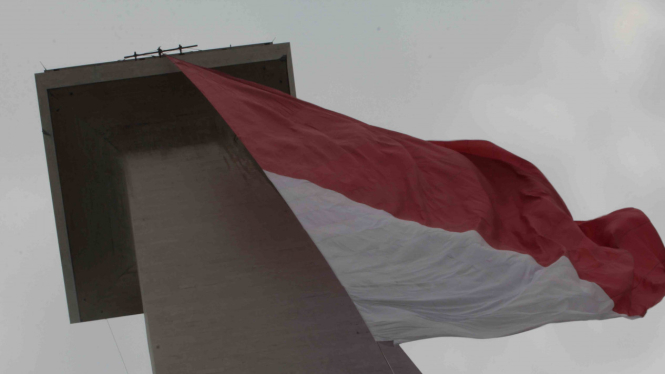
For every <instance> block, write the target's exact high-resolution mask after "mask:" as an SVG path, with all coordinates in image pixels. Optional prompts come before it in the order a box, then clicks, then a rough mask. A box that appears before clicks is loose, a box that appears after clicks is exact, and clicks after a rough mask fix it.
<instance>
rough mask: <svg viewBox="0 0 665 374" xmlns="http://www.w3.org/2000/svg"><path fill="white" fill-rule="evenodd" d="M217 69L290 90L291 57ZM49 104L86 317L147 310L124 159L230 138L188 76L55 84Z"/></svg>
mask: <svg viewBox="0 0 665 374" xmlns="http://www.w3.org/2000/svg"><path fill="white" fill-rule="evenodd" d="M216 69H217V70H219V71H222V72H225V73H228V74H231V75H233V76H236V77H239V78H242V79H246V80H249V81H254V82H257V83H261V84H264V85H267V86H269V87H272V88H275V89H278V90H280V91H282V92H285V93H290V91H289V83H288V82H289V77H288V69H287V61H286V59H285V58H280V59H277V60H273V61H267V62H257V63H248V64H241V65H232V66H224V67H219V68H216ZM49 108H50V115H51V121H52V125H53V138H54V141H55V145H56V147H55V148H56V154H57V159H58V170H59V173H60V180H61V185H62V197H63V202H64V205H65V212H66V216H65V220H66V224H67V233H68V237H69V245H70V251H71V258H72V265H73V270H74V279H75V285H76V292H77V300H78V305H79V313H80V319H81V321H82V322H83V321H91V320H97V319H103V318H110V317H119V316H126V315H131V314H138V313H142V312H143V310H142V301H141V292H140V288H139V281H138V276H137V267H136V256H135V253H134V248H133V243H134V241H133V236H132V221H131V217H130V212H129V202H128V196H127V195H128V189H127V183H128V181H127V180H126V179H125V170H124V159H125V158H126V157H127V156H128V155H131V154H134V153H140V152H169V149H173V148H178V147H184V146H188V145H194V144H201V143H208V142H224V141H225V140H226V139H232V138H233V136H234V135H233V133H232V132H231V130H230V129H229V128H228V126H227V125H226V124H225V123H224V121H223V120H222V119H221V118H220V117H219V115H218V114H217V112H216V111H215V110H214V108H212V106H211V105H210V104H209V103H208V101H207V100H206V99H205V97H204V96H203V95H202V94H201V93H200V92H199V91H198V90H197V89H196V87H194V85H192V84H191V82H189V80H187V79H186V77H185V76H184V75H183V74H182V73H172V74H164V75H156V76H149V77H142V78H136V79H127V80H116V81H109V82H103V83H94V84H86V85H79V86H71V87H63V88H57V89H50V90H49ZM47 135H51V134H47Z"/></svg>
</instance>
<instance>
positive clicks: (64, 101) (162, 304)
mask: <svg viewBox="0 0 665 374" xmlns="http://www.w3.org/2000/svg"><path fill="white" fill-rule="evenodd" d="M287 65H288V64H287V61H286V60H285V59H274V60H270V61H262V62H254V63H247V64H240V65H233V66H225V67H221V68H219V70H222V71H225V72H228V73H230V74H232V75H235V76H238V77H241V78H244V79H248V80H252V81H255V82H258V83H261V84H265V85H268V86H271V87H273V88H276V89H279V90H282V91H283V92H287V93H290V92H291V91H292V89H291V88H290V86H289V82H290V79H289V78H292V77H289V76H288V74H289V69H288V66H287ZM291 82H292V79H291ZM40 100H41V99H40ZM48 103H49V108H50V109H49V112H50V120H51V124H52V131H53V134H52V135H51V134H46V136H45V142H47V153H48V150H49V143H48V142H49V141H51V140H50V139H49V138H48V137H49V136H52V137H53V140H52V141H53V142H54V145H55V150H56V153H57V171H58V173H59V175H58V176H59V184H58V186H57V187H59V188H60V190H61V193H62V204H63V207H64V216H65V221H66V233H67V239H68V241H69V251H70V253H71V266H72V269H73V274H74V277H73V278H74V280H73V282H74V285H75V298H76V304H77V305H78V314H79V316H80V320H81V321H90V320H95V319H102V318H109V317H117V316H123V315H129V314H136V313H141V312H143V313H145V319H146V326H147V329H148V340H149V348H150V354H151V360H152V364H153V370H154V372H155V373H158V374H164V373H209V374H210V373H386V374H387V373H390V372H391V368H390V366H392V370H394V372H395V373H400V374H404V373H418V372H419V371H418V370H417V369H416V367H415V366H414V365H413V363H412V362H411V361H410V360H409V358H408V357H407V356H406V355H405V354H404V352H403V351H402V350H401V349H400V348H399V347H392V346H388V345H381V346H380V345H378V344H376V343H375V342H374V340H373V338H372V336H371V334H370V333H369V330H368V329H367V327H366V325H365V323H364V321H363V320H362V318H361V317H360V315H359V313H358V311H357V310H356V308H355V306H354V305H353V303H352V301H351V299H350V298H349V297H348V295H347V293H346V291H345V290H344V288H343V287H342V286H341V284H340V283H339V281H338V280H337V278H336V277H335V275H334V274H333V272H332V270H331V269H330V267H329V266H328V264H327V263H326V261H325V259H324V258H323V256H322V255H321V254H320V252H319V250H318V249H317V248H316V247H315V245H314V244H313V243H312V241H311V240H310V238H309V236H308V235H307V234H306V232H305V231H304V230H303V228H302V227H301V225H300V224H299V222H298V221H297V219H296V218H295V216H294V215H293V213H292V212H291V211H290V209H289V208H288V206H287V205H286V203H285V202H284V200H283V199H282V198H281V196H280V195H279V193H278V192H277V191H276V190H275V189H274V187H273V186H272V184H271V183H270V182H269V180H268V179H267V178H266V177H265V175H264V174H263V172H262V171H261V169H260V168H259V167H258V165H257V164H256V163H255V161H254V160H253V158H252V157H251V156H250V155H249V153H248V152H247V151H246V150H245V148H244V147H243V145H242V144H241V142H239V141H238V140H237V138H236V137H235V135H234V134H233V132H232V131H231V130H230V128H229V127H228V126H227V125H226V123H225V122H224V121H223V119H222V118H221V117H220V116H219V115H218V114H217V113H216V112H215V110H214V109H213V108H212V106H210V104H209V103H208V102H207V100H206V99H205V98H204V97H203V95H202V94H200V92H199V91H198V90H197V89H196V88H195V87H194V86H193V85H192V84H191V83H190V82H189V81H188V80H187V79H186V78H185V77H184V75H182V74H180V73H172V74H162V75H155V76H148V77H141V78H134V79H125V80H112V81H108V82H101V83H94V84H86V85H76V86H69V87H62V88H55V89H50V90H48ZM50 172H53V171H52V170H51V171H50ZM59 235H60V233H59ZM63 266H64V261H63ZM66 273H67V272H66V271H65V274H66ZM71 305H72V304H70V307H71ZM384 355H385V358H384ZM387 361H388V362H390V365H389V364H388V362H387Z"/></svg>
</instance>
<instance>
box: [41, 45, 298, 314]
mask: <svg viewBox="0 0 665 374" xmlns="http://www.w3.org/2000/svg"><path fill="white" fill-rule="evenodd" d="M284 57H286V61H282V60H283V59H284ZM178 58H181V59H183V60H185V61H188V62H192V63H195V64H198V65H201V66H205V67H212V68H214V67H223V68H224V69H227V70H226V71H227V72H229V73H231V74H238V76H241V77H244V78H247V79H254V80H255V81H257V82H259V83H262V84H267V85H271V86H273V87H275V88H278V87H276V86H275V84H276V83H279V85H280V86H281V87H286V90H287V91H289V93H291V94H292V95H295V84H294V77H293V66H292V62H291V51H290V46H289V44H288V43H281V44H259V45H250V46H239V47H233V48H220V49H214V50H207V51H202V52H195V53H187V54H184V55H181V56H178ZM277 60H280V62H281V65H280V71H282V73H280V74H281V75H280V76H281V78H278V79H277V80H275V79H274V78H275V74H274V72H273V73H271V72H270V71H269V69H266V70H268V71H261V70H260V69H262V67H264V65H256V63H265V62H270V61H277ZM252 64H254V65H252ZM284 66H285V67H284ZM170 73H176V74H180V73H179V70H178V68H177V67H175V66H174V65H173V64H172V63H171V62H170V61H168V60H167V59H165V58H156V57H148V58H145V59H139V60H138V61H133V60H128V61H118V62H109V63H100V64H92V65H85V66H77V67H72V68H62V69H53V70H49V71H46V72H44V73H38V74H35V81H36V85H37V97H38V99H39V112H40V116H41V125H42V132H43V139H44V147H45V151H46V160H47V167H48V172H49V181H50V185H51V195H52V198H53V211H54V215H55V223H56V230H57V233H58V244H59V248H60V259H61V262H62V270H63V278H64V284H65V293H66V296H67V305H68V309H69V319H70V322H72V323H75V322H81V321H86V320H92V319H96V318H106V317H109V316H119V315H126V314H131V313H134V312H137V310H136V308H135V307H136V305H137V304H136V302H135V301H136V298H135V297H133V296H131V295H132V294H133V295H136V294H137V292H136V290H138V286H136V284H137V283H136V281H134V282H130V285H129V287H128V288H127V287H124V288H125V289H132V286H131V284H133V285H134V286H133V287H134V291H132V292H129V293H128V295H127V296H126V297H124V298H121V299H125V301H122V300H113V297H112V296H110V297H105V298H104V300H106V301H107V304H108V303H110V302H111V301H112V300H113V301H112V304H114V305H112V306H104V305H102V304H96V305H95V306H94V307H92V308H91V307H90V305H86V303H80V302H79V300H81V301H82V300H83V299H86V300H88V301H89V300H90V299H88V298H87V295H86V296H83V297H82V295H78V293H79V292H83V293H85V292H86V291H85V290H83V289H80V290H79V289H77V284H78V285H81V284H82V283H87V281H86V280H85V276H84V275H82V274H76V273H77V272H78V271H80V270H81V268H80V266H79V267H78V270H77V269H75V266H74V264H73V260H72V251H73V252H74V253H80V251H81V248H80V247H81V246H82V245H83V246H85V245H86V244H85V243H86V242H91V241H94V240H95V238H94V235H95V234H94V233H81V234H80V235H76V234H75V235H74V236H78V240H77V239H76V238H75V239H74V241H75V243H70V232H71V231H72V230H78V229H77V227H79V228H80V227H87V226H90V224H88V223H82V222H79V221H80V220H82V219H83V220H85V219H86V216H87V215H90V214H93V215H95V216H96V215H99V214H103V215H108V214H110V213H108V212H105V211H104V209H101V208H100V206H104V205H105V204H106V203H104V202H100V200H99V199H96V201H95V202H92V203H90V202H88V203H86V209H80V208H79V209H76V208H74V209H71V205H72V204H77V201H78V197H76V196H77V194H79V195H81V192H77V191H76V190H77V189H82V188H85V187H86V186H87V182H86V180H88V179H90V178H92V177H93V175H94V174H95V172H92V174H91V173H87V174H86V173H83V174H84V175H79V174H80V173H79V172H80V171H79V170H77V169H76V167H73V168H71V167H70V169H72V170H69V171H67V170H64V169H63V168H67V167H68V165H69V162H68V161H67V160H60V161H59V157H62V158H69V159H78V158H83V157H84V155H85V154H86V152H88V153H90V151H89V150H88V151H86V150H85V149H87V148H91V149H94V148H95V147H94V146H93V144H101V145H102V146H104V147H105V146H107V144H106V145H105V144H104V143H99V139H93V138H90V137H89V135H90V132H91V130H94V131H97V132H99V134H98V135H100V134H103V136H104V137H107V136H110V135H111V134H108V133H107V132H108V131H109V128H113V127H114V126H116V125H118V124H122V125H123V126H124V127H126V128H132V127H133V125H139V124H150V123H151V122H150V121H142V122H141V121H138V119H139V118H141V116H143V118H145V117H146V116H147V117H150V116H151V114H150V113H148V111H149V109H148V108H145V109H142V108H140V107H138V106H137V107H134V108H133V110H132V111H129V112H126V113H112V112H111V110H117V109H118V107H115V108H114V107H113V105H110V104H112V103H107V101H108V99H109V97H105V96H104V95H105V93H104V92H103V91H100V90H99V89H97V90H95V88H96V87H99V86H97V85H98V84H101V83H108V82H116V83H120V84H122V85H124V89H125V92H124V94H125V95H127V96H128V97H131V96H132V95H131V92H132V91H133V89H134V88H137V87H139V86H140V85H141V84H143V82H144V81H141V79H140V78H145V77H154V76H160V75H161V76H163V75H167V74H170ZM271 74H272V75H271ZM180 75H181V79H182V80H184V77H182V74H180ZM284 79H286V80H284ZM279 80H282V82H279ZM144 93H145V91H144ZM153 93H154V91H153ZM119 94H123V93H122V92H120V91H116V92H115V93H112V96H113V95H115V96H116V101H118V97H117V96H118V95H119ZM88 95H92V96H88ZM149 96H150V95H148V97H149ZM133 99H134V100H136V99H137V97H136V95H134V98H133ZM141 99H142V97H141V96H139V97H138V101H135V104H139V103H140V102H141ZM106 104H109V106H108V110H105V108H106ZM131 104H132V103H129V105H131ZM171 104H173V103H171ZM89 105H92V107H91V108H89ZM120 109H123V110H127V106H125V107H122V106H121V107H120ZM130 109H132V108H131V107H130ZM95 110H96V112H94V111H95ZM152 110H155V107H154V106H153V107H152ZM152 114H153V115H157V113H152ZM119 115H120V116H122V118H120V117H119ZM107 116H111V117H114V121H113V122H110V121H106V122H105V119H106V117H107ZM79 117H80V118H79ZM83 117H85V118H83ZM84 122H85V124H86V126H88V127H90V128H89V129H85V128H76V127H80V126H79V124H81V123H84ZM152 125H153V129H154V128H155V127H154V126H155V125H156V124H155V123H152ZM106 127H109V128H106ZM54 128H56V129H58V131H56V133H58V134H55V135H56V136H55V137H54ZM100 131H101V132H100ZM66 132H71V133H70V134H66ZM120 132H122V131H120ZM56 137H60V138H68V139H70V140H71V139H74V140H76V141H82V144H69V143H68V140H67V141H64V142H60V145H59V146H58V147H56V144H55V143H56V139H55V138H56ZM77 139H78V140H77ZM102 140H109V139H108V138H105V139H102ZM144 140H145V139H144ZM70 147H72V148H74V149H71V150H68V148H70ZM109 152H111V153H112V151H111V150H108V149H107V150H106V151H104V152H102V153H103V154H101V155H98V156H99V157H96V160H95V161H94V165H97V166H98V167H100V168H105V169H106V170H107V172H112V173H113V171H112V170H116V171H117V168H115V169H114V168H113V167H111V166H110V165H107V166H104V167H102V166H100V165H101V164H105V163H107V162H109V163H113V162H114V161H112V160H111V159H110V158H108V157H107V156H108V155H109V154H110V153H109ZM65 153H68V154H65ZM104 160H107V161H104ZM77 162H78V161H77ZM83 164H84V161H80V162H78V165H79V166H81V165H83ZM61 169H62V170H61ZM84 170H90V168H84ZM61 172H64V173H65V174H66V175H65V176H63V175H61ZM116 174H117V173H116ZM70 178H73V179H74V182H71V183H70V182H69V179H70ZM99 178H107V180H111V179H115V177H109V176H108V175H106V174H100V173H96V176H95V180H97V179H99ZM98 182H99V181H98ZM97 185H98V186H99V185H103V184H100V183H97ZM67 186H69V187H67ZM63 188H68V189H69V190H70V191H64V192H63ZM112 189H113V187H109V188H107V189H106V192H104V191H82V193H84V194H85V193H88V194H91V196H96V197H98V198H99V197H102V196H103V195H104V194H106V195H107V196H109V195H108V193H109V192H111V191H110V190H112ZM116 191H120V190H118V189H117V188H116ZM119 193H121V191H120V192H119ZM114 194H115V193H114ZM63 195H68V196H70V198H69V199H68V200H69V202H68V203H66V202H65V201H64V199H65V197H64V196H63ZM102 200H103V199H102ZM90 207H92V210H90ZM75 212H78V213H75ZM82 212H84V213H85V214H81V213H82ZM66 213H67V214H66ZM66 215H67V217H66ZM72 215H76V217H73V216H72ZM111 215H112V214H111ZM116 218H117V216H116ZM94 220H96V221H97V222H98V223H99V222H102V221H103V219H102V218H100V217H96V218H94V219H93V221H94ZM125 222H127V220H125ZM92 227H94V225H93V226H92ZM125 227H126V226H125ZM88 228H91V227H88ZM93 231H94V230H93ZM121 241H122V240H121ZM70 244H73V245H74V248H70ZM112 247H115V248H116V249H117V246H110V247H109V246H105V245H102V246H101V247H100V248H112ZM91 248H92V247H91ZM119 251H120V252H123V253H126V250H125V249H122V248H120V249H119ZM84 264H85V262H84ZM119 264H120V265H122V262H120V263H119ZM97 270H99V273H98V276H99V277H100V278H106V279H114V276H116V275H118V274H114V273H115V270H113V271H111V270H110V269H108V268H107V269H104V268H103V267H102V268H100V269H97ZM123 270H124V268H123ZM128 271H129V272H130V273H131V269H129V270H128ZM90 273H91V274H94V271H91V272H90ZM79 278H82V279H79ZM123 279H124V280H129V279H131V277H127V276H124V278H123ZM94 282H97V281H94ZM102 283H103V282H102ZM100 285H101V284H100ZM79 288H80V287H79ZM108 291H111V289H110V288H109V289H108ZM106 293H108V292H106ZM112 294H118V292H116V291H113V292H112ZM93 298H95V297H93ZM129 300H133V301H129ZM95 302H96V301H94V302H93V303H95ZM119 304H120V305H124V306H123V307H121V308H118V305H119ZM130 304H131V305H130ZM132 305H133V306H132ZM79 306H80V307H81V308H83V309H85V310H84V311H83V312H82V313H83V319H82V318H81V313H80V311H79V309H80V308H79ZM104 308H106V309H104ZM111 309H114V310H115V311H113V312H112V311H111ZM119 309H122V310H125V312H121V311H120V310H119ZM95 310H96V312H95ZM102 310H104V313H103V314H102V313H101V311H102ZM95 314H97V316H95Z"/></svg>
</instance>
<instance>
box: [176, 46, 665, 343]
mask: <svg viewBox="0 0 665 374" xmlns="http://www.w3.org/2000/svg"><path fill="white" fill-rule="evenodd" d="M169 58H170V57H169ZM170 59H171V61H173V63H175V64H176V65H177V66H178V67H179V68H180V70H182V71H183V72H184V73H185V75H186V76H187V77H188V78H189V79H190V80H191V81H192V82H193V83H194V84H195V85H196V86H197V87H198V89H199V90H200V91H201V92H202V93H203V94H204V95H205V96H206V98H207V99H208V100H209V101H210V103H212V105H213V106H214V107H215V109H216V110H217V111H218V112H219V114H220V115H221V116H222V118H224V120H225V121H226V122H227V123H228V124H229V126H230V127H231V128H232V129H233V131H234V132H235V134H236V135H237V136H238V138H240V139H241V140H242V142H243V144H244V145H245V147H246V148H247V149H248V150H249V152H250V153H251V154H252V156H253V157H254V158H255V159H256V161H257V162H258V164H259V165H260V166H261V168H262V169H263V170H264V172H265V174H266V175H267V176H268V178H269V179H270V180H271V181H272V183H273V184H274V186H275V187H276V188H277V190H278V191H279V193H280V194H281V195H282V197H283V198H284V200H285V201H286V202H287V203H288V205H289V207H290V208H291V209H292V210H293V212H294V213H295V215H296V217H297V218H298V220H299V221H300V223H301V224H302V226H303V227H304V228H305V230H306V231H307V233H308V234H309V235H310V237H311V238H312V240H313V241H314V243H315V244H316V245H317V247H318V248H319V250H320V251H321V253H322V254H323V256H324V257H325V258H326V260H327V261H328V263H329V264H330V266H331V267H332V269H333V271H334V272H335V274H336V275H337V277H338V278H339V280H340V282H341V283H342V285H343V286H344V287H345V288H346V290H347V292H348V294H349V296H350V297H351V299H352V300H353V302H354V303H355V305H356V306H357V308H358V310H359V311H360V314H361V315H362V317H363V318H364V320H365V322H366V323H367V326H368V327H369V329H370V331H371V332H372V334H373V336H374V338H375V339H376V340H377V341H394V342H395V343H403V342H407V341H412V340H419V339H426V338H432V337H441V336H463V337H472V338H493V337H500V336H506V335H511V334H515V333H519V332H523V331H526V330H530V329H533V328H536V327H539V326H542V325H545V324H547V323H553V322H564V321H579V320H590V319H607V318H614V317H629V318H632V317H639V316H644V315H645V313H646V311H647V309H649V308H650V307H652V306H654V305H655V304H656V303H658V302H659V301H660V300H661V299H662V298H663V296H664V295H665V248H664V247H663V243H662V241H661V239H660V237H659V236H658V233H657V232H656V230H655V229H654V227H653V225H652V224H651V223H650V221H649V219H648V218H647V217H646V216H645V215H644V214H643V213H642V212H641V211H639V210H636V209H623V210H619V211H616V212H614V213H610V214H608V215H606V216H603V217H601V218H598V219H595V220H592V221H586V222H578V221H574V220H573V217H572V216H571V214H570V212H569V211H568V209H567V208H566V205H565V204H564V202H563V201H562V199H561V197H559V195H558V194H557V192H556V191H555V190H554V188H553V187H552V185H551V184H550V183H549V182H548V181H547V179H546V178H545V176H544V175H543V174H542V173H541V172H540V171H539V170H538V169H537V168H536V167H535V166H533V165H532V164H531V163H529V162H528V161H525V160H523V159H521V158H519V157H517V156H515V155H513V154H511V153H509V152H507V151H505V150H504V149H502V148H500V147H498V146H496V145H494V144H492V143H489V142H486V141H451V142H433V141H424V140H420V139H416V138H413V137H411V136H408V135H404V134H400V133H397V132H394V131H389V130H385V129H381V128H378V127H374V126H370V125H367V124H365V123H362V122H360V121H357V120H355V119H353V118H349V117H347V116H344V115H341V114H338V113H335V112H332V111H329V110H326V109H323V108H320V107H317V106H316V105H313V104H310V103H307V102H304V101H302V100H298V99H296V98H294V97H291V96H289V95H287V94H284V93H282V92H279V91H277V90H274V89H271V88H268V87H264V86H262V85H259V84H255V83H251V82H247V81H244V80H241V79H237V78H234V77H231V76H229V75H226V74H223V73H220V72H217V71H214V70H210V69H205V68H202V67H199V66H196V65H192V64H189V63H186V62H183V61H180V60H177V59H174V58H170Z"/></svg>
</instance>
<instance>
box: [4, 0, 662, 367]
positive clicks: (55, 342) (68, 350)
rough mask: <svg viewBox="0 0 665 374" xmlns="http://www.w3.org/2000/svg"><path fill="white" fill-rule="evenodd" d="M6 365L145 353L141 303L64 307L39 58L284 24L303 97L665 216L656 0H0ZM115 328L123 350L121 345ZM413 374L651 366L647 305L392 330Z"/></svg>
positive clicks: (197, 40)
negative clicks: (409, 335)
mask: <svg viewBox="0 0 665 374" xmlns="http://www.w3.org/2000/svg"><path fill="white" fill-rule="evenodd" d="M0 35H2V38H0V248H1V250H2V261H0V372H1V373H53V374H56V373H74V374H79V373H80V374H89V373H100V374H105V373H114V374H115V373H125V367H124V365H123V362H122V360H121V355H120V353H121V354H122V358H124V361H125V363H126V366H127V371H128V372H129V373H132V374H138V373H150V372H151V369H150V362H149V357H148V349H147V343H146V333H145V325H144V321H143V316H142V315H140V316H132V317H126V318H116V319H112V320H108V322H107V321H97V322H88V323H82V324H76V325H70V324H69V323H68V317H67V316H68V314H67V309H66V308H67V307H66V303H65V293H64V285H63V279H62V271H61V267H60V259H59V252H58V248H57V238H56V233H55V221H54V217H53V209H52V205H51V194H50V187H49V183H48V176H47V171H46V161H45V154H44V146H43V142H42V135H41V132H40V119H39V113H38V109H37V96H36V92H35V84H34V73H36V72H39V71H42V70H43V69H42V68H41V65H40V62H41V63H43V64H44V65H45V66H46V67H48V68H57V67H64V66H73V65H82V64H89V63H95V62H104V61H112V60H118V59H121V58H122V56H125V55H128V54H131V53H133V52H134V51H137V52H139V53H140V52H144V51H150V50H154V49H156V48H157V46H162V47H163V48H170V47H175V46H177V45H178V44H182V45H188V44H198V45H199V48H202V49H209V48H218V47H223V46H228V45H229V44H233V45H241V44H250V43H258V42H266V41H270V40H272V39H273V38H276V39H275V42H276V43H277V42H290V43H291V48H292V53H293V59H294V62H293V63H294V69H295V80H296V87H297V91H298V97H299V98H301V99H303V100H306V101H309V102H312V103H314V104H317V105H320V106H322V107H325V108H327V109H331V110H334V111H336V112H340V113H343V114H346V115H348V116H351V117H355V118H357V119H359V120H362V121H364V122H367V123H370V124H373V125H376V126H381V127H385V128H389V129H392V130H396V131H400V132H403V133H407V134H409V135H413V136H416V137H419V138H423V139H428V140H435V139H436V140H451V139H485V140H489V141H492V142H494V143H497V144H498V145H500V146H502V147H504V148H506V149H508V150H510V151H512V152H513V153H516V154H517V155H519V156H521V157H523V158H526V159H528V160H530V161H532V162H533V163H534V164H535V165H536V166H538V167H539V168H540V169H541V170H542V171H543V172H544V173H545V175H546V176H547V177H548V178H549V179H550V181H551V182H552V184H553V185H554V186H555V187H556V188H557V190H558V191H559V192H560V194H561V195H562V197H563V199H564V200H565V201H566V203H567V204H568V206H569V208H570V210H571V212H572V213H573V215H574V217H575V218H576V219H578V220H585V219H591V218H595V217H597V216H600V215H604V214H606V213H609V212H610V211H613V210H616V209H620V208H623V207H636V208H639V209H642V210H643V211H645V212H646V214H647V215H648V216H649V217H650V218H651V220H652V222H653V223H654V225H655V226H656V228H657V229H658V230H659V232H660V233H661V235H665V196H663V193H664V192H665V164H664V161H665V148H664V146H663V144H665V3H663V2H662V1H658V0H652V1H649V0H639V1H560V0H552V1H508V0H504V1H461V0H460V1H441V0H438V1H414V0H412V1H387V0H383V1H365V2H360V1H340V0H335V1H251V0H242V1H179V2H178V1H166V0H161V1H148V0H143V1H140V2H139V1H72V0H58V1H52V0H51V1H46V0H39V1H34V0H23V1H12V0H9V1H3V2H1V3H0ZM111 331H112V332H113V334H114V335H115V338H116V340H117V345H118V347H119V350H120V352H119V351H118V349H117V348H116V343H115V342H114V340H113V337H112V335H111ZM403 348H404V349H405V351H406V352H407V353H408V354H409V356H410V357H411V358H412V359H413V360H414V361H415V363H416V364H417V365H418V367H419V368H420V369H421V370H422V371H423V373H425V374H434V373H505V372H516V373H563V372H565V373H577V372H580V373H581V372H583V373H603V374H606V373H628V372H630V373H659V374H660V373H662V372H664V371H665V355H663V352H665V304H662V303H661V304H660V305H658V306H656V307H654V308H653V309H652V310H650V311H649V313H648V314H647V316H646V318H644V319H641V320H636V321H629V320H623V319H616V320H609V321H603V322H598V321H592V322H576V323H564V324H559V325H550V326H545V327H542V328H539V329H536V330H533V331H530V332H527V333H523V334H518V335H515V336H511V337H507V338H500V339H492V340H482V341H481V340H471V339H460V338H439V339H430V340H426V341H419V342H413V343H408V344H405V345H403Z"/></svg>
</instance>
